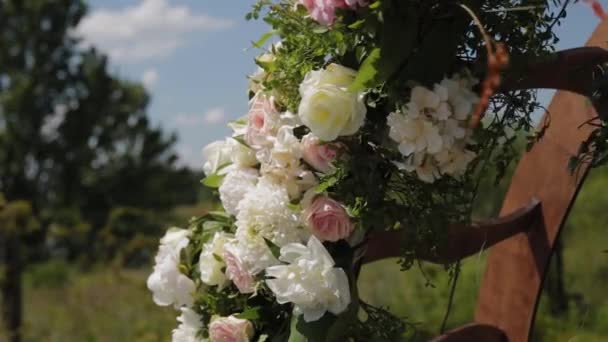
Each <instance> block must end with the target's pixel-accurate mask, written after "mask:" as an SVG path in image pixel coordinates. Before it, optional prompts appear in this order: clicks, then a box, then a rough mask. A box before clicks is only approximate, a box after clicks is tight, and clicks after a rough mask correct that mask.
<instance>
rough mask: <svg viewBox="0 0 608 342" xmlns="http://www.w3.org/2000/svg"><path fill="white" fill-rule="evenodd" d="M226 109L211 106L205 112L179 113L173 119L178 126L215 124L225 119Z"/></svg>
mask: <svg viewBox="0 0 608 342" xmlns="http://www.w3.org/2000/svg"><path fill="white" fill-rule="evenodd" d="M225 117H226V110H225V109H224V108H221V107H216V108H211V109H209V110H208V111H207V112H205V113H204V114H202V115H201V114H178V115H177V116H176V117H175V118H174V119H173V124H174V125H175V126H178V127H193V126H202V125H214V124H217V123H220V122H222V121H224V118H225Z"/></svg>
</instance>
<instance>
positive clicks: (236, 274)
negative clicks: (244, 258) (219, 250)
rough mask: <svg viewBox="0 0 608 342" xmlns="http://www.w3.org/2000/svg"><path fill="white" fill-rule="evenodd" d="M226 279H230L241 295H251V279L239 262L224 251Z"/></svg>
mask: <svg viewBox="0 0 608 342" xmlns="http://www.w3.org/2000/svg"><path fill="white" fill-rule="evenodd" d="M224 263H225V264H226V277H227V278H228V279H230V280H231V281H232V282H233V283H234V285H236V287H237V288H238V289H239V292H241V293H253V291H254V290H255V285H254V281H253V277H252V276H251V274H250V273H249V272H248V271H247V269H245V267H244V266H243V263H242V262H241V260H240V259H239V258H238V257H237V256H236V255H234V254H232V253H231V252H229V251H228V250H224Z"/></svg>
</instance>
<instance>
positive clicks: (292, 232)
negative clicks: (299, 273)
mask: <svg viewBox="0 0 608 342" xmlns="http://www.w3.org/2000/svg"><path fill="white" fill-rule="evenodd" d="M289 204H290V200H289V194H288V192H287V189H286V188H285V187H284V186H282V185H281V184H279V183H277V182H276V181H275V180H274V179H272V178H270V177H262V178H260V180H259V181H258V184H257V185H256V188H255V189H254V190H252V191H250V192H249V193H247V195H245V198H243V200H242V201H241V202H240V203H239V205H238V208H237V211H238V215H237V221H236V226H237V232H236V236H237V239H240V236H258V237H261V238H266V239H268V240H270V241H272V242H273V243H274V244H276V245H278V246H284V245H286V244H288V243H293V242H301V241H302V239H303V238H306V237H307V233H306V230H305V229H303V228H302V224H301V222H300V220H299V216H298V214H297V213H296V212H294V211H293V210H291V209H290V208H289Z"/></svg>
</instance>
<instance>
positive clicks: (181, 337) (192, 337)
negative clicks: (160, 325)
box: [171, 308, 203, 342]
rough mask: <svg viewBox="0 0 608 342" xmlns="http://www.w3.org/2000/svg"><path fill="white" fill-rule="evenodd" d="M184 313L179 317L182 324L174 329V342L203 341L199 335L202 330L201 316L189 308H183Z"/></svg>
mask: <svg viewBox="0 0 608 342" xmlns="http://www.w3.org/2000/svg"><path fill="white" fill-rule="evenodd" d="M181 311H182V314H181V315H180V316H179V317H178V318H177V320H178V321H179V322H180V324H179V325H178V326H177V329H174V330H173V335H172V339H171V341H172V342H203V339H202V338H200V337H198V332H199V331H200V330H201V328H202V327H203V326H202V323H201V319H202V318H201V316H200V315H199V314H197V313H196V312H194V311H193V310H191V309H189V308H181Z"/></svg>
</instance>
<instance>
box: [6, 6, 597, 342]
mask: <svg viewBox="0 0 608 342" xmlns="http://www.w3.org/2000/svg"><path fill="white" fill-rule="evenodd" d="M85 13H86V7H85V5H84V4H83V2H81V1H76V0H60V1H59V0H58V1H35V0H27V1H21V0H13V1H0V189H1V192H2V194H3V195H2V196H1V198H0V288H1V289H2V291H1V292H0V302H1V304H2V305H1V307H2V308H3V310H2V316H3V317H4V321H5V323H6V324H4V325H2V324H0V341H9V334H8V330H9V329H8V327H10V326H21V333H22V337H23V340H24V341H166V340H168V339H169V336H170V333H171V330H172V329H173V328H174V327H175V326H176V321H175V317H176V314H175V312H173V310H172V309H168V308H165V309H163V308H158V307H156V306H155V305H154V304H153V303H152V299H151V295H150V293H149V292H148V290H147V289H146V285H145V279H146V277H147V275H148V273H149V272H150V267H151V266H150V262H151V260H152V258H153V256H154V253H155V252H156V248H157V243H158V239H159V237H160V236H161V235H162V234H163V232H164V230H165V229H166V228H167V227H168V226H171V225H185V224H186V223H187V221H188V219H189V218H190V217H192V216H195V215H200V214H202V213H204V212H206V211H208V210H209V209H211V208H213V207H214V206H216V205H217V202H216V200H215V197H214V195H213V194H212V193H211V192H209V191H208V190H205V189H204V188H203V187H202V186H200V184H199V179H200V178H201V177H202V175H201V173H200V172H198V171H193V170H191V169H188V168H185V167H180V166H178V164H177V157H176V155H175V152H174V144H175V141H176V137H175V136H173V135H171V134H167V133H166V132H164V131H163V130H162V129H161V128H159V127H153V125H152V124H151V123H150V121H149V119H148V116H147V111H146V109H147V105H148V103H149V96H148V94H147V93H146V90H145V89H144V87H143V86H142V85H141V84H138V83H135V82H131V81H126V80H123V79H121V78H119V77H117V76H116V75H113V74H112V73H111V72H110V71H109V70H108V66H107V58H106V57H105V56H104V54H103V53H101V52H99V51H97V50H96V49H94V48H87V49H84V48H82V47H80V46H79V45H78V42H77V41H76V40H74V39H73V38H72V36H71V35H70V32H71V30H72V29H73V28H74V27H75V26H76V25H77V23H78V21H79V20H80V19H81V18H82V16H83V15H85ZM507 186H508V177H507V178H506V179H505V181H504V182H502V183H501V184H500V185H499V186H494V184H489V183H488V184H485V185H484V187H483V188H482V191H481V196H480V198H479V201H478V203H477V205H476V208H477V212H476V217H477V218H484V217H492V216H495V215H496V213H497V211H498V208H499V207H500V203H501V201H502V197H503V195H504V191H505V190H506V188H507ZM556 186H557V185H556ZM606 188H608V169H597V170H594V171H593V172H592V174H591V176H590V177H589V179H588V181H587V183H586V184H585V186H584V188H583V190H582V192H581V194H580V197H579V200H578V202H577V204H576V206H575V208H574V210H573V212H572V215H571V217H570V219H569V220H568V223H567V227H566V229H565V233H564V234H563V235H562V237H561V248H560V249H559V250H558V253H557V255H556V258H554V259H553V262H552V265H551V271H550V274H549V276H548V278H547V281H546V285H545V290H544V293H543V297H542V301H541V305H540V310H539V313H538V317H537V322H536V329H535V333H534V340H535V341H605V340H608V298H607V297H606V296H605V290H606V287H605V284H606V282H607V281H608V262H607V261H608V254H607V253H606V250H607V249H608V247H606V246H607V245H608V234H606V232H605V227H606V226H607V225H608V214H607V213H606V209H605V208H607V207H608V196H606V195H605V194H606V191H605V189H606ZM398 271H399V266H398V265H397V264H396V262H395V261H394V260H387V261H382V262H377V263H374V264H370V265H367V266H365V267H364V269H363V272H362V275H361V279H360V283H359V286H360V288H361V295H362V297H363V298H364V299H365V300H367V301H368V302H370V303H372V304H376V305H381V306H385V307H388V308H389V309H390V310H391V311H392V312H394V313H395V314H397V315H399V316H401V317H404V318H407V319H408V320H409V321H410V322H412V323H416V324H417V326H418V329H419V330H420V334H419V335H420V340H421V341H424V340H426V339H428V337H431V336H435V335H436V334H437V333H438V331H437V330H438V327H439V326H440V325H441V321H442V319H443V316H444V314H445V311H446V308H447V302H448V293H449V286H448V280H449V277H448V275H447V274H446V272H445V271H444V270H443V269H442V268H441V267H437V266H433V265H428V264H423V265H422V267H421V269H413V270H410V271H408V272H398ZM422 272H424V273H425V274H426V277H424V276H422ZM483 272H484V254H483V253H480V255H479V256H477V257H472V258H469V259H467V260H465V261H464V263H463V269H462V274H461V277H460V280H459V283H458V288H457V291H456V296H455V301H454V306H453V310H452V313H451V315H450V318H449V321H448V322H449V324H448V326H450V327H454V326H458V325H460V324H463V323H466V322H470V321H471V320H472V317H473V311H474V305H475V301H476V294H477V290H478V287H479V284H480V281H481V279H482V275H483ZM505 277H508V275H505ZM427 279H428V280H430V282H428V281H427ZM19 303H22V304H23V305H22V306H20V305H19ZM21 309H23V310H22V312H20V311H21ZM21 318H22V321H21Z"/></svg>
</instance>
